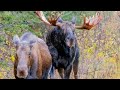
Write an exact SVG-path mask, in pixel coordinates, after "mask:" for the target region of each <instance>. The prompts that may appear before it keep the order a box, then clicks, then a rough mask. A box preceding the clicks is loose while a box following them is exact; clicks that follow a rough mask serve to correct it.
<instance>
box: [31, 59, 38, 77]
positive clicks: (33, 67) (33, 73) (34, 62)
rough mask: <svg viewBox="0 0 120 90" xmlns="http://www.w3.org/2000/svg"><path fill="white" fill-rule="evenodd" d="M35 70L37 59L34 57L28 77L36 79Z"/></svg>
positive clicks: (36, 68)
mask: <svg viewBox="0 0 120 90" xmlns="http://www.w3.org/2000/svg"><path fill="white" fill-rule="evenodd" d="M37 70H38V59H37V57H34V61H33V64H32V66H31V68H30V76H31V77H32V78H33V79H37Z"/></svg>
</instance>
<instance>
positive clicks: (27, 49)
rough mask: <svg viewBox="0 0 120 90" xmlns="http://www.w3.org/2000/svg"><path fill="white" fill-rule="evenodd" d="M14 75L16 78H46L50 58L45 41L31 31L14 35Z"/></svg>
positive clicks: (50, 61)
mask: <svg viewBox="0 0 120 90" xmlns="http://www.w3.org/2000/svg"><path fill="white" fill-rule="evenodd" d="M13 42H14V45H15V47H16V57H15V58H16V59H15V63H14V76H15V78H16V79H20V78H23V79H47V78H48V73H49V70H50V66H51V63H52V58H51V55H50V52H49V49H48V46H47V45H46V43H45V42H44V41H43V40H42V39H40V38H38V37H37V36H35V35H33V34H32V33H31V32H26V33H24V34H23V35H22V36H21V37H20V38H19V37H18V36H17V35H15V36H14V37H13Z"/></svg>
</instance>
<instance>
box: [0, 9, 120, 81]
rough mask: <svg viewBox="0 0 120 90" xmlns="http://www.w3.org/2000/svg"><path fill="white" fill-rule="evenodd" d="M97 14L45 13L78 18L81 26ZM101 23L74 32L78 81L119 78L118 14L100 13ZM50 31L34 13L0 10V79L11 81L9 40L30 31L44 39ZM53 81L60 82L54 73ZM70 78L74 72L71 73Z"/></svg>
mask: <svg viewBox="0 0 120 90" xmlns="http://www.w3.org/2000/svg"><path fill="white" fill-rule="evenodd" d="M96 12H98V11H44V15H45V16H46V17H48V16H49V15H51V14H54V13H56V14H61V17H62V18H63V20H68V21H71V19H72V17H73V16H75V17H76V18H77V23H76V24H77V25H82V23H83V20H84V17H85V16H87V17H88V16H93V15H95V13H96ZM99 12H100V14H101V16H102V21H101V22H100V23H99V25H97V26H96V27H94V28H92V30H90V31H87V30H77V29H76V34H77V39H78V44H79V48H80V58H79V60H80V65H79V79H118V78H120V12H119V11H99ZM48 29H50V28H49V27H47V26H46V25H45V24H44V23H42V22H41V21H40V20H39V19H38V17H37V16H36V15H35V12H34V11H0V79H14V75H13V63H14V61H15V58H14V55H15V51H16V50H15V48H14V45H13V43H12V38H13V36H14V35H15V34H17V35H19V36H21V35H22V34H23V33H24V32H26V31H30V32H32V33H34V34H35V35H37V36H38V37H40V38H43V39H44V36H45V35H46V33H47V30H48ZM55 76H56V78H58V79H60V77H59V75H58V73H57V71H56V75H55ZM71 79H73V73H72V74H71Z"/></svg>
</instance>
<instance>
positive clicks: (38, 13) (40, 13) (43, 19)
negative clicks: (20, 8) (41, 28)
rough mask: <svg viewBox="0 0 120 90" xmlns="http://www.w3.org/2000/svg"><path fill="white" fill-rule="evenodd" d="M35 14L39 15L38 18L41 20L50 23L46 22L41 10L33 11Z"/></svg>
mask: <svg viewBox="0 0 120 90" xmlns="http://www.w3.org/2000/svg"><path fill="white" fill-rule="evenodd" d="M35 13H36V14H37V16H38V17H39V19H40V20H42V21H43V22H44V23H45V24H47V25H49V26H51V24H50V23H49V22H48V20H47V19H46V18H45V16H44V14H43V12H42V11H35Z"/></svg>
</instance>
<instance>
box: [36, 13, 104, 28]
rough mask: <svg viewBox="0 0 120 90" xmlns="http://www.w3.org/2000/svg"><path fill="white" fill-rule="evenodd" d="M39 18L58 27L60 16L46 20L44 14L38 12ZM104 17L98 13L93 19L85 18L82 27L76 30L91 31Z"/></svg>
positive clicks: (53, 16) (52, 16)
mask: <svg viewBox="0 0 120 90" xmlns="http://www.w3.org/2000/svg"><path fill="white" fill-rule="evenodd" d="M36 14H37V16H38V17H39V18H40V20H42V21H43V22H44V23H46V24H47V25H50V26H58V25H56V22H57V20H58V18H59V17H60V15H51V16H50V17H49V18H48V20H47V19H46V18H45V16H44V14H43V12H42V11H36ZM101 19H102V17H101V16H100V13H96V15H95V16H93V17H89V18H88V17H85V18H84V23H83V25H82V26H75V28H76V29H86V30H90V29H91V28H93V27H94V26H96V25H97V24H98V23H99V22H100V21H101Z"/></svg>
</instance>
